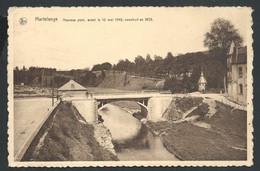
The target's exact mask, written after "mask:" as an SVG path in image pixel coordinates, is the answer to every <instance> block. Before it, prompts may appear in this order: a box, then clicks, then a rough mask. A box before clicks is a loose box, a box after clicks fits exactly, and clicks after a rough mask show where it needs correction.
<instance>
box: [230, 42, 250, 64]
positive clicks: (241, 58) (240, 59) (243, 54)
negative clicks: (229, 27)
mask: <svg viewBox="0 0 260 171" xmlns="http://www.w3.org/2000/svg"><path fill="white" fill-rule="evenodd" d="M237 52H238V53H237V54H235V53H234V54H233V55H232V63H233V64H243V63H247V47H246V46H245V47H240V48H238V49H237Z"/></svg>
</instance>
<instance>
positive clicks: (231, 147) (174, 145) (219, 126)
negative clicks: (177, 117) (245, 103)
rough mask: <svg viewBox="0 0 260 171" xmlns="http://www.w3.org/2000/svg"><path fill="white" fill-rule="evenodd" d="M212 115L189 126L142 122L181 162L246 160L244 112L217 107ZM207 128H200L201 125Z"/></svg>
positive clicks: (165, 122)
mask: <svg viewBox="0 0 260 171" xmlns="http://www.w3.org/2000/svg"><path fill="white" fill-rule="evenodd" d="M216 110H217V111H216V114H215V115H214V116H212V117H211V118H208V117H205V116H204V117H200V118H199V119H198V120H196V121H193V122H188V121H186V122H181V123H173V122H169V121H160V122H150V121H148V122H146V125H147V126H148V127H149V128H150V130H152V132H154V133H155V134H157V135H159V136H160V138H161V140H162V142H163V144H164V146H165V148H166V149H167V150H168V151H169V152H171V153H173V154H174V155H175V156H176V157H178V158H179V159H181V160H246V159H247V150H246V148H247V144H246V142H247V138H246V128H247V124H246V111H242V110H232V108H230V107H228V106H226V105H223V104H221V103H217V107H216ZM205 124H207V125H209V126H210V127H204V126H203V125H205Z"/></svg>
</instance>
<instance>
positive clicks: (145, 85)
mask: <svg viewBox="0 0 260 171" xmlns="http://www.w3.org/2000/svg"><path fill="white" fill-rule="evenodd" d="M163 85H164V80H163V79H154V78H148V77H138V76H132V75H126V74H125V73H123V72H122V73H116V74H114V75H113V74H112V73H106V76H105V78H104V80H103V81H102V82H101V83H100V84H99V85H98V86H97V87H103V88H115V89H127V90H161V89H163Z"/></svg>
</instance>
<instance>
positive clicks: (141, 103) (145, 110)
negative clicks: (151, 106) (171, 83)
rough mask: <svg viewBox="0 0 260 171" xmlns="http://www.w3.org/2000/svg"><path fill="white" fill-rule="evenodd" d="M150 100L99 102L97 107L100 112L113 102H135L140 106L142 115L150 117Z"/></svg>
mask: <svg viewBox="0 0 260 171" xmlns="http://www.w3.org/2000/svg"><path fill="white" fill-rule="evenodd" d="M148 100H149V98H147V99H128V100H126V99H113V100H97V104H98V105H97V106H98V107H97V109H98V110H99V109H100V108H102V107H103V106H104V105H106V104H109V103H112V102H118V101H129V102H135V103H136V104H137V105H138V106H140V112H141V114H142V115H144V116H145V117H146V116H147V115H148ZM120 107H121V106H120ZM122 107H123V106H122ZM126 108H127V106H126ZM132 114H133V113H132Z"/></svg>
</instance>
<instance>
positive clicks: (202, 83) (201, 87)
mask: <svg viewBox="0 0 260 171" xmlns="http://www.w3.org/2000/svg"><path fill="white" fill-rule="evenodd" d="M206 85H207V80H206V78H205V77H204V74H203V71H201V74H200V79H199V81H198V87H199V92H201V93H204V92H205V91H206Z"/></svg>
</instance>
